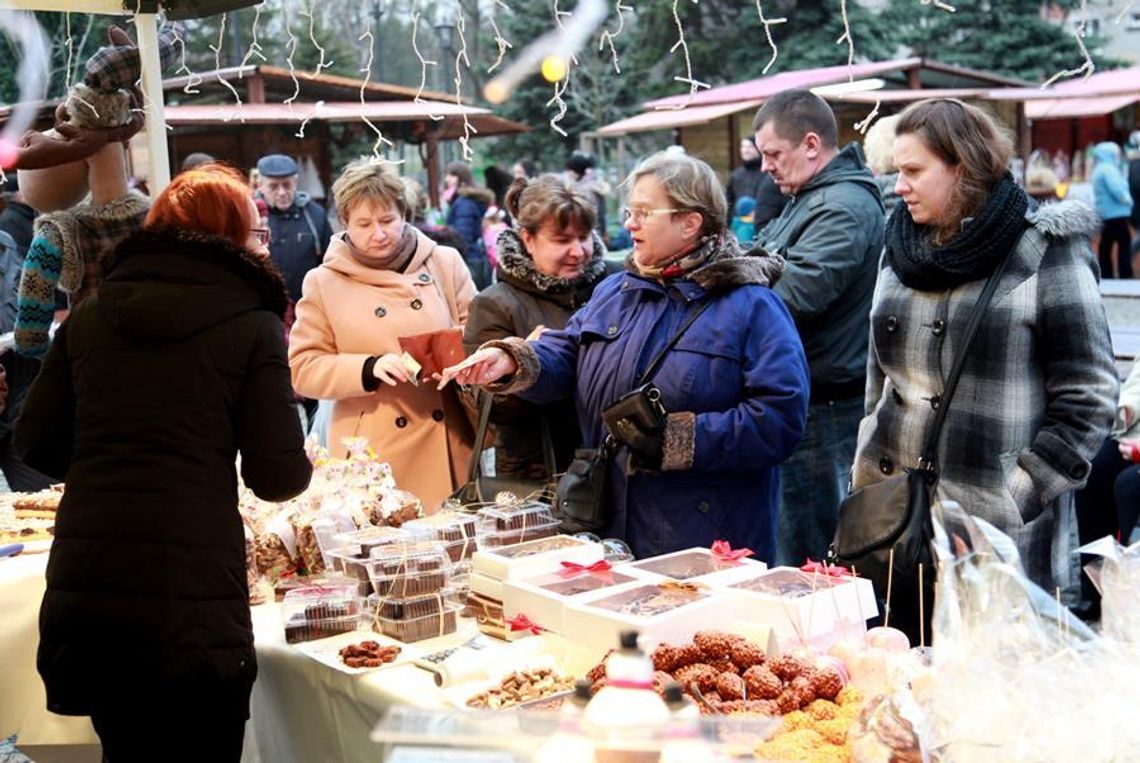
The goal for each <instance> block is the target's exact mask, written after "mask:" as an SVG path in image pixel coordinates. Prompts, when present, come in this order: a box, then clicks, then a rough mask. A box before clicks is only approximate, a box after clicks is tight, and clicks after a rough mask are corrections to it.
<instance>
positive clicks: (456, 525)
mask: <svg viewBox="0 0 1140 763" xmlns="http://www.w3.org/2000/svg"><path fill="white" fill-rule="evenodd" d="M478 524H479V522H478V518H477V517H476V516H475V515H474V514H468V513H465V512H461V511H441V512H440V513H438V514H433V515H431V516H429V517H423V518H422V519H414V520H412V521H411V522H405V523H404V525H403V529H404V530H407V531H408V532H410V533H412V534H413V535H414V536H415V537H416V539H417V540H424V541H437V542H439V543H442V544H443V546H444V548H445V549H446V550H447V555H448V556H449V557H450V558H451V561H452V562H462V561H464V560H467V559H470V558H471V555H472V554H474V553H475V549H476V536H477V535H478V532H477V530H478Z"/></svg>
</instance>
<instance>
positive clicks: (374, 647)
mask: <svg viewBox="0 0 1140 763" xmlns="http://www.w3.org/2000/svg"><path fill="white" fill-rule="evenodd" d="M338 654H340V660H341V662H343V663H344V664H345V665H347V666H348V667H350V668H378V667H380V666H381V665H385V664H387V663H389V662H393V661H394V660H395V659H396V658H397V657H398V656H399V655H400V647H398V646H382V645H381V644H379V643H378V642H376V641H361V642H360V643H359V644H350V645H349V646H346V647H344V648H343V649H341V650H340V652H339V653H338Z"/></svg>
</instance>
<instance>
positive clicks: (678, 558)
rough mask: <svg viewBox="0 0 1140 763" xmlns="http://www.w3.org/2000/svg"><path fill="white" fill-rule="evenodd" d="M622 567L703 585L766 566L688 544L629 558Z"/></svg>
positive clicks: (730, 580) (726, 582)
mask: <svg viewBox="0 0 1140 763" xmlns="http://www.w3.org/2000/svg"><path fill="white" fill-rule="evenodd" d="M622 567H629V568H631V569H635V570H641V571H642V572H649V573H653V574H654V575H661V576H663V577H666V578H670V579H672V580H685V581H692V582H696V583H704V584H707V585H730V584H732V583H735V582H737V581H738V580H742V579H743V578H746V577H749V576H751V575H755V574H756V573H758V572H763V571H764V570H766V569H767V568H768V566H767V565H766V564H764V563H763V562H758V561H755V560H753V559H736V560H732V561H728V560H723V559H720V558H718V557H717V556H716V555H715V554H713V553H712V551H710V550H709V549H707V548H689V549H685V550H684V551H676V552H674V553H672V554H663V555H661V556H653V557H650V558H648V559H642V560H641V561H639V562H629V563H628V564H625V565H622ZM622 567H619V568H618V569H621V568H622Z"/></svg>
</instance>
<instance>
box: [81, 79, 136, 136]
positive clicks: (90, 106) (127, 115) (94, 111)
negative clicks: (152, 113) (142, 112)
mask: <svg viewBox="0 0 1140 763" xmlns="http://www.w3.org/2000/svg"><path fill="white" fill-rule="evenodd" d="M67 113H68V114H70V115H71V121H72V122H74V123H75V124H77V125H79V126H80V127H88V128H103V127H121V126H122V125H125V124H127V123H128V122H130V121H131V95H130V93H128V92H127V91H126V90H121V89H120V90H116V91H114V92H112V93H102V92H100V91H98V90H96V89H94V88H91V87H88V86H87V85H85V84H83V83H79V84H77V85H75V86H74V87H73V88H72V89H71V93H70V94H69V95H68V98H67Z"/></svg>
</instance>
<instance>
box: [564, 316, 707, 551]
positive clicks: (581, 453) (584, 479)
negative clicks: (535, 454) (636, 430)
mask: <svg viewBox="0 0 1140 763" xmlns="http://www.w3.org/2000/svg"><path fill="white" fill-rule="evenodd" d="M710 304H711V303H710V302H709V301H708V300H706V301H705V302H704V303H703V304H701V305H700V306H699V307H698V308H697V309H696V310H694V311H693V312H692V313H690V314H689V317H688V318H686V319H685V322H684V323H682V324H681V328H680V329H678V331H677V333H676V334H674V335H673V338H672V339H670V340H669V341H668V342H666V344H665V346H664V347H662V348H661V351H660V352H658V353H657V355H656V356H655V357H654V358H653V360H651V361H650V363H649V366H648V367H646V369H645V372H644V373H642V374H641V378H639V379H638V382H637V384H638V386H637V388H636V389H634V390H631V391H630V392H627V393H626V394H624V395H622V396H621V397H620V398H618V399H617V400H616V401H615V402H613V403H611V404H610V405H608V406H606V409H605V410H604V411H602V420H603V422H604V423H605V425H606V426H607V427H608V428H610V429H611V430H613V431H618V430H616V429H614V427H615V426H635V425H636V426H640V427H641V428H642V429H643V430H646V431H651V430H653V429H655V428H656V427H657V426H665V417H666V415H667V413H666V411H665V406H664V405H663V404H662V403H661V390H659V389H657V387H655V386H654V385H653V384H651V383H650V381H649V380H650V379H651V378H653V375H654V374H655V373H657V369H658V367H659V366H660V365H661V361H662V360H664V359H665V355H666V354H667V353H668V352H669V350H671V349H673V347H674V346H675V345H676V344H677V342H678V341H679V340H680V339H681V336H682V335H683V334H684V333H685V332H686V331H687V330H688V329H689V326H692V325H693V322H694V321H695V320H696V319H697V318H698V317H699V316H700V314H701V313H703V312H704V311H705V310H706V309H708V307H709V305H710ZM617 450H618V443H617V440H615V439H614V437H613V435H609V434H607V435H606V437H605V439H604V440H603V441H602V445H601V447H599V448H580V449H578V450H577V451H576V452H575V453H574V460H573V461H571V462H570V466H569V468H567V469H566V473H565V474H563V475H562V477H561V478H560V479H559V480H558V485H557V486H556V487H555V488H554V511H555V514H556V515H557V516H558V518H559V520H560V521H561V527H562V532H565V533H580V532H592V533H598V532H601V531H602V530H604V529H605V528H606V526H607V525H608V524H609V523H610V518H611V517H612V516H613V511H612V508H611V506H610V504H609V500H608V492H609V469H610V463H611V461H613V457H614V454H615V453H617Z"/></svg>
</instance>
